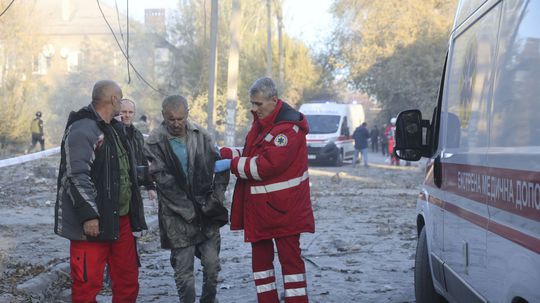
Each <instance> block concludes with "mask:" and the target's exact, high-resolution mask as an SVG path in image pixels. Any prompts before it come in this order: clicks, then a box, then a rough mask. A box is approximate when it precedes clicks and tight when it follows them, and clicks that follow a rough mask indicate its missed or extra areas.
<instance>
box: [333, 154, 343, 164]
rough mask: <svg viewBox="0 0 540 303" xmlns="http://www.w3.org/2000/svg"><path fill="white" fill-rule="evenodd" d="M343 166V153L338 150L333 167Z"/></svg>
mask: <svg viewBox="0 0 540 303" xmlns="http://www.w3.org/2000/svg"><path fill="white" fill-rule="evenodd" d="M342 165H343V151H342V150H338V154H337V155H336V159H335V160H334V166H336V167H340V166H342Z"/></svg>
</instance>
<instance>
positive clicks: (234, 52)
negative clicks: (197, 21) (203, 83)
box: [225, 0, 242, 146]
mask: <svg viewBox="0 0 540 303" xmlns="http://www.w3.org/2000/svg"><path fill="white" fill-rule="evenodd" d="M241 17H242V15H241V14H240V0H232V10H231V23H230V25H229V30H230V35H231V47H230V48H229V63H228V67H227V125H226V129H225V146H234V145H235V140H234V139H235V138H234V135H235V128H236V104H237V98H238V68H239V57H240V56H239V53H240V22H241Z"/></svg>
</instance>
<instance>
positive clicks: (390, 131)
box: [384, 117, 399, 166]
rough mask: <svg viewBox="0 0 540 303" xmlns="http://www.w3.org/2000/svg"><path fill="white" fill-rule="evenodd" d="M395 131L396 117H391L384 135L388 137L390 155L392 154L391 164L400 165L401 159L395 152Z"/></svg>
mask: <svg viewBox="0 0 540 303" xmlns="http://www.w3.org/2000/svg"><path fill="white" fill-rule="evenodd" d="M395 132H396V118H395V117H393V118H391V119H390V124H388V126H387V127H386V130H385V131H384V135H385V136H386V138H388V155H390V164H391V165H396V166H399V159H398V158H397V157H396V155H395V154H394V146H395V142H396V141H395Z"/></svg>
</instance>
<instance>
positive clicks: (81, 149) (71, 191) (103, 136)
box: [54, 80, 146, 302]
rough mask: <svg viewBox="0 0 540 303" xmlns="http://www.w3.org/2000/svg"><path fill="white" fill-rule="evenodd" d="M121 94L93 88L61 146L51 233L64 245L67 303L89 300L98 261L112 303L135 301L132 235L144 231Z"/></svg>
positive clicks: (98, 282)
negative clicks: (67, 260) (68, 268)
mask: <svg viewBox="0 0 540 303" xmlns="http://www.w3.org/2000/svg"><path fill="white" fill-rule="evenodd" d="M120 99H122V90H121V89H120V87H119V86H118V84H116V83H115V82H113V81H110V80H103V81H99V82H97V83H96V84H95V85H94V89H93V91H92V103H91V104H90V105H89V106H86V107H83V108H82V109H81V110H79V111H78V112H72V113H71V114H70V116H69V119H68V122H67V126H66V130H65V133H64V137H63V139H62V144H61V159H60V169H59V174H58V191H57V199H56V205H55V225H54V231H55V233H57V234H58V235H60V236H62V237H65V238H67V239H69V240H71V245H70V265H71V278H72V281H73V283H72V301H73V302H95V300H96V295H97V294H98V293H99V291H100V290H101V287H102V283H103V270H104V267H105V263H107V264H108V265H109V268H110V274H111V279H112V291H113V302H135V301H136V299H137V295H138V292H139V282H138V275H139V274H138V267H137V263H138V260H137V253H136V248H135V241H134V238H133V234H132V232H138V231H142V230H144V229H146V223H145V220H144V210H143V204H142V199H141V196H140V194H139V191H138V186H137V179H136V172H135V169H134V167H135V166H134V165H135V164H134V162H135V161H134V157H133V153H132V150H131V147H130V145H129V144H128V142H127V139H126V137H125V135H124V128H123V125H122V123H120V122H118V121H116V120H115V119H113V117H114V116H115V115H117V114H118V113H119V112H120Z"/></svg>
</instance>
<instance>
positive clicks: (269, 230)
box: [221, 100, 315, 242]
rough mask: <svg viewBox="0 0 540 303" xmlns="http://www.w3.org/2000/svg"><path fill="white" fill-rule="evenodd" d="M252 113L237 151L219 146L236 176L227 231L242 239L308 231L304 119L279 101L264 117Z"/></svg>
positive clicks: (309, 214) (310, 214)
mask: <svg viewBox="0 0 540 303" xmlns="http://www.w3.org/2000/svg"><path fill="white" fill-rule="evenodd" d="M253 116H254V121H253V123H252V125H251V129H250V131H249V133H248V134H247V136H246V144H245V145H244V148H243V150H239V149H230V148H222V149H221V156H222V157H223V158H229V159H232V161H231V172H232V173H233V174H235V175H236V177H237V178H238V179H237V181H236V186H235V188H234V195H233V202H232V207H231V230H241V229H244V238H245V241H246V242H257V241H260V240H264V239H272V238H280V237H285V236H290V235H297V234H300V233H302V232H311V233H313V232H314V231H315V220H314V218H313V210H312V208H311V199H310V196H309V195H310V194H309V176H308V165H307V146H306V134H307V133H308V131H309V126H308V123H307V120H306V118H305V117H304V115H302V114H301V113H300V112H298V111H296V110H295V109H293V108H292V107H290V106H289V105H288V104H287V103H285V102H283V101H281V100H279V101H278V103H277V106H276V108H275V110H274V111H273V112H272V113H271V114H270V115H269V116H268V117H266V118H264V119H259V118H258V117H257V116H256V115H253Z"/></svg>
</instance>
